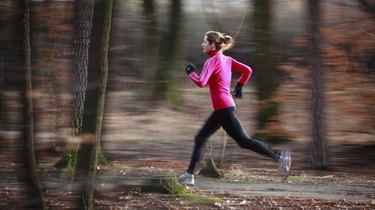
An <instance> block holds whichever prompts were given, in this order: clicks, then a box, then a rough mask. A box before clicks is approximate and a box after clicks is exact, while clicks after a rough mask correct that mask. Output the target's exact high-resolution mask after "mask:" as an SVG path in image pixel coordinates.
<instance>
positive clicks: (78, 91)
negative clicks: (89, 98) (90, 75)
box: [73, 0, 94, 135]
mask: <svg viewBox="0 0 375 210" xmlns="http://www.w3.org/2000/svg"><path fill="white" fill-rule="evenodd" d="M75 8H76V37H75V40H74V46H75V51H74V52H75V55H74V62H73V74H74V85H75V87H74V99H73V110H74V116H73V129H74V131H73V132H74V134H75V135H79V134H80V133H81V129H82V119H83V111H84V102H85V91H86V88H87V72H88V62H89V47H90V35H91V28H92V16H93V11H94V0H77V1H75Z"/></svg>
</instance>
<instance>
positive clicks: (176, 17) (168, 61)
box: [153, 0, 182, 104]
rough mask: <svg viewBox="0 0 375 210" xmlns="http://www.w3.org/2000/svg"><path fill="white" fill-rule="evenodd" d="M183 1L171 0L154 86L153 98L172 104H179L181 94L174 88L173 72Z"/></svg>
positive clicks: (161, 41)
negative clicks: (167, 24)
mask: <svg viewBox="0 0 375 210" xmlns="http://www.w3.org/2000/svg"><path fill="white" fill-rule="evenodd" d="M181 4H182V3H181V0H171V9H170V13H169V21H170V22H169V26H168V29H167V30H166V32H165V33H163V34H162V36H161V40H160V48H159V61H158V64H157V67H156V72H155V81H154V84H153V98H154V99H155V100H164V99H167V100H168V101H169V102H172V104H178V103H179V101H180V94H179V93H178V92H177V90H176V88H175V87H174V86H175V84H173V80H172V78H171V77H172V76H173V74H172V70H173V69H174V64H175V59H176V54H177V52H178V44H179V40H178V38H179V33H180V29H181V19H182V15H181V14H182V11H181V8H182V5H181Z"/></svg>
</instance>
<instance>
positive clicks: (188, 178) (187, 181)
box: [178, 172, 194, 186]
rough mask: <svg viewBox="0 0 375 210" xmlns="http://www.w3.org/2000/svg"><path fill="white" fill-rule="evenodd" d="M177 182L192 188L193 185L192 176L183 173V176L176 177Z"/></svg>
mask: <svg viewBox="0 0 375 210" xmlns="http://www.w3.org/2000/svg"><path fill="white" fill-rule="evenodd" d="M178 182H179V183H180V184H184V185H189V186H192V185H194V175H193V174H189V173H188V172H185V173H184V174H182V175H181V176H179V177H178Z"/></svg>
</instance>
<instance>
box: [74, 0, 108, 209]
mask: <svg viewBox="0 0 375 210" xmlns="http://www.w3.org/2000/svg"><path fill="white" fill-rule="evenodd" d="M112 5H113V2H112V0H103V1H100V2H98V3H96V5H95V10H94V17H93V18H94V19H93V22H94V27H93V32H92V36H91V47H90V48H91V49H92V50H90V61H89V63H90V71H89V72H88V84H90V85H89V88H87V89H86V99H85V109H84V115H83V125H82V133H85V134H84V135H82V136H81V144H80V147H79V150H78V159H77V165H76V170H75V171H76V174H75V177H77V178H78V181H79V182H80V183H79V184H80V185H81V198H80V208H81V209H93V208H94V207H93V197H94V189H95V176H96V170H97V165H98V157H99V153H100V152H101V149H100V148H101V147H100V142H101V131H102V123H103V115H104V104H105V93H106V87H107V80H108V48H109V38H110V29H111V19H112ZM103 19H104V23H103ZM98 32H99V33H98ZM97 52H99V53H97ZM98 54H99V55H98ZM95 58H98V59H95ZM98 75H100V77H98ZM95 105H96V106H95ZM86 133H87V134H94V135H86Z"/></svg>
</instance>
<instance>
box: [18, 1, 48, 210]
mask: <svg viewBox="0 0 375 210" xmlns="http://www.w3.org/2000/svg"><path fill="white" fill-rule="evenodd" d="M23 6H24V7H23V9H24V19H23V22H24V45H23V50H24V59H25V89H24V93H23V94H24V97H23V104H24V140H25V147H26V148H25V151H26V154H25V159H26V167H27V170H28V174H29V176H27V178H28V179H29V180H28V181H29V183H30V184H31V195H32V196H35V197H36V201H35V204H33V206H38V207H39V208H40V209H45V208H46V203H45V199H44V195H43V190H42V186H41V183H40V180H39V175H38V172H37V167H36V159H35V151H34V138H33V131H34V124H33V101H32V78H31V47H30V1H29V0H25V1H24V5H23Z"/></svg>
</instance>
